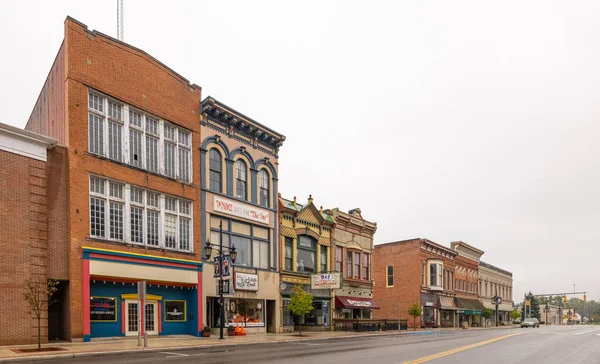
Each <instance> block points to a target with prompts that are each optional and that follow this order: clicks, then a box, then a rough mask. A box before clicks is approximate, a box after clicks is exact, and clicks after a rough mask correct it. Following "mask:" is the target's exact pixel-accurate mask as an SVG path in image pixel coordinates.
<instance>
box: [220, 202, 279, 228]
mask: <svg viewBox="0 0 600 364" xmlns="http://www.w3.org/2000/svg"><path fill="white" fill-rule="evenodd" d="M214 210H215V212H221V213H224V214H227V215H232V216H237V217H241V218H244V219H248V220H252V221H256V222H259V223H261V224H266V225H269V221H270V220H269V217H270V213H269V211H268V210H265V209H261V208H259V207H254V206H251V205H248V204H245V203H240V202H237V201H233V200H230V199H228V198H223V197H219V196H214Z"/></svg>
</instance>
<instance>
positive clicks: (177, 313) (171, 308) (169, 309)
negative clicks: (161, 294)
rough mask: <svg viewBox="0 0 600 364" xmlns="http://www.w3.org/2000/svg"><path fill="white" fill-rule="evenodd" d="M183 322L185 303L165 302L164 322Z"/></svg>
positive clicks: (184, 318)
mask: <svg viewBox="0 0 600 364" xmlns="http://www.w3.org/2000/svg"><path fill="white" fill-rule="evenodd" d="M185 320H186V317H185V301H168V300H167V301H165V321H169V322H183V321H185Z"/></svg>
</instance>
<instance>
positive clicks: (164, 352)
mask: <svg viewBox="0 0 600 364" xmlns="http://www.w3.org/2000/svg"><path fill="white" fill-rule="evenodd" d="M158 353H159V354H167V355H178V356H189V355H188V354H181V353H170V352H168V351H159V352H158Z"/></svg>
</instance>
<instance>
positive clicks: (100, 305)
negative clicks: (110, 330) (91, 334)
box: [90, 297, 117, 321]
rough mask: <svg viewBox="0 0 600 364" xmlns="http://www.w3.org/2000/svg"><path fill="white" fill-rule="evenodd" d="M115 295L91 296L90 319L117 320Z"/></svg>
mask: <svg viewBox="0 0 600 364" xmlns="http://www.w3.org/2000/svg"><path fill="white" fill-rule="evenodd" d="M116 302H117V299H116V298H115V297H90V321H117V309H116Z"/></svg>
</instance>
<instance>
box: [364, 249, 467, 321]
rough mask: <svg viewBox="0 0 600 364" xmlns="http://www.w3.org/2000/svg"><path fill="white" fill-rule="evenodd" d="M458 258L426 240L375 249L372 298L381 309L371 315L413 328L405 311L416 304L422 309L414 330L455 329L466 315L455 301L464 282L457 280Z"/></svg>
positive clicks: (410, 319) (456, 254) (450, 251)
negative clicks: (419, 328) (441, 327)
mask: <svg viewBox="0 0 600 364" xmlns="http://www.w3.org/2000/svg"><path fill="white" fill-rule="evenodd" d="M457 257H458V253H457V252H456V251H455V250H453V249H449V248H446V247H444V246H442V245H440V244H437V243H435V242H433V241H431V240H428V239H420V238H417V239H410V240H403V241H397V242H391V243H384V244H378V245H375V247H374V253H373V279H374V280H375V285H374V289H373V297H374V299H375V300H376V301H377V302H378V303H379V305H380V306H381V309H380V310H376V311H373V316H374V318H378V319H392V320H393V319H398V318H400V319H403V320H408V326H409V327H413V318H412V317H410V316H409V315H408V309H409V308H410V307H411V306H412V305H413V304H414V303H415V302H416V303H417V304H418V305H419V306H421V308H422V309H423V313H422V316H421V317H420V318H417V323H416V325H417V327H440V326H444V327H455V326H457V324H458V321H459V315H461V316H462V317H464V315H465V313H464V312H463V313H462V314H459V310H460V309H461V307H460V306H457V302H456V301H455V299H454V298H455V294H456V292H457V290H458V288H459V287H458V284H463V282H465V280H464V279H460V280H459V279H458V278H457V276H456V274H457V273H456V269H457ZM461 274H462V271H461ZM461 277H462V276H461ZM464 287H465V289H466V284H465V285H464ZM461 289H463V288H462V286H461ZM475 297H476V296H475ZM477 303H478V304H479V301H477ZM462 309H463V310H464V309H465V308H462ZM469 314H471V313H469Z"/></svg>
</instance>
